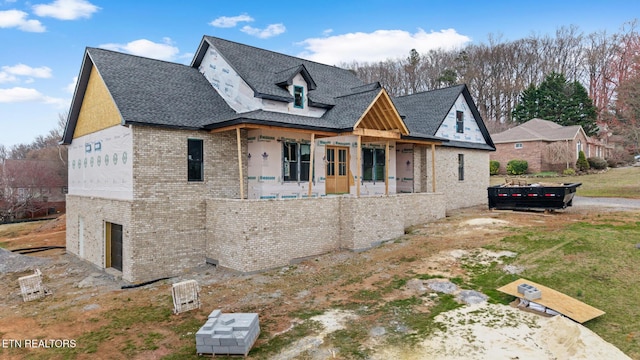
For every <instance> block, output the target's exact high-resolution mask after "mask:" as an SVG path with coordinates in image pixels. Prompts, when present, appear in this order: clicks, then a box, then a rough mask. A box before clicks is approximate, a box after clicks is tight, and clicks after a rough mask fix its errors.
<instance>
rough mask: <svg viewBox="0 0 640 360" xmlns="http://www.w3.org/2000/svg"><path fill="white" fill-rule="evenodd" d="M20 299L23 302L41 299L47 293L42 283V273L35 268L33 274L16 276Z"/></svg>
mask: <svg viewBox="0 0 640 360" xmlns="http://www.w3.org/2000/svg"><path fill="white" fill-rule="evenodd" d="M18 283H20V291H21V292H22V300H24V302H27V301H33V300H38V299H42V298H44V297H45V295H47V290H46V288H45V287H44V286H43V285H42V273H41V272H40V269H36V270H35V273H34V274H33V275H28V276H23V277H21V278H18Z"/></svg>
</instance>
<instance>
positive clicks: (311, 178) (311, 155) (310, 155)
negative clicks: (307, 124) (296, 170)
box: [308, 133, 316, 197]
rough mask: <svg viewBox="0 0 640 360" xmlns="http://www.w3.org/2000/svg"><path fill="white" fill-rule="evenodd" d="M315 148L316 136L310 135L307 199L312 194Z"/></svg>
mask: <svg viewBox="0 0 640 360" xmlns="http://www.w3.org/2000/svg"><path fill="white" fill-rule="evenodd" d="M315 147H316V134H315V133H311V148H310V149H309V151H310V154H309V194H308V197H311V194H312V190H313V188H312V186H313V160H314V157H315Z"/></svg>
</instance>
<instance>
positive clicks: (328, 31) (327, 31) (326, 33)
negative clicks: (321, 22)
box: [322, 29, 333, 36]
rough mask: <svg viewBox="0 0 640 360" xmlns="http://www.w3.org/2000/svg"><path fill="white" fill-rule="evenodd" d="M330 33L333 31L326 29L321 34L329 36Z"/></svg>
mask: <svg viewBox="0 0 640 360" xmlns="http://www.w3.org/2000/svg"><path fill="white" fill-rule="evenodd" d="M332 32H333V29H326V30H325V31H323V32H322V35H324V36H329V35H331V33H332Z"/></svg>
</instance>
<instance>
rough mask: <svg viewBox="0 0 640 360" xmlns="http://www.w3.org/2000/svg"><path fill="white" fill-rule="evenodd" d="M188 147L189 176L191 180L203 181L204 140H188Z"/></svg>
mask: <svg viewBox="0 0 640 360" xmlns="http://www.w3.org/2000/svg"><path fill="white" fill-rule="evenodd" d="M187 143H188V144H187V147H188V151H189V158H188V171H187V172H188V176H189V181H202V180H203V178H204V176H203V166H202V163H203V156H202V155H203V151H202V140H199V139H189V140H187Z"/></svg>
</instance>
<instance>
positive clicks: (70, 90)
mask: <svg viewBox="0 0 640 360" xmlns="http://www.w3.org/2000/svg"><path fill="white" fill-rule="evenodd" d="M77 82H78V77H77V76H74V77H73V80H71V82H70V83H69V85H67V86H65V87H64V90H65V91H66V92H68V93H69V94H73V92H74V91H76V83H77Z"/></svg>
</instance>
